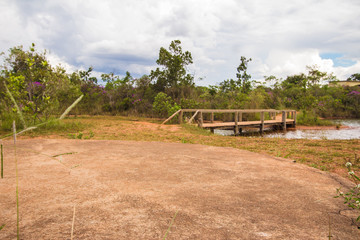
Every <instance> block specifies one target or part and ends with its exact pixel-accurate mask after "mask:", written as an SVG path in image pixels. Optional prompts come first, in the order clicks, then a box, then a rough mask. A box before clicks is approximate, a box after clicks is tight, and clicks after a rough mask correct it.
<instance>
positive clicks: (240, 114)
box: [239, 112, 242, 122]
mask: <svg viewBox="0 0 360 240" xmlns="http://www.w3.org/2000/svg"><path fill="white" fill-rule="evenodd" d="M239 122H242V112H239Z"/></svg>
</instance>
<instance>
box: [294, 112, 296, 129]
mask: <svg viewBox="0 0 360 240" xmlns="http://www.w3.org/2000/svg"><path fill="white" fill-rule="evenodd" d="M294 127H296V111H294Z"/></svg>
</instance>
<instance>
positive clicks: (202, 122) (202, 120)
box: [199, 112, 204, 127]
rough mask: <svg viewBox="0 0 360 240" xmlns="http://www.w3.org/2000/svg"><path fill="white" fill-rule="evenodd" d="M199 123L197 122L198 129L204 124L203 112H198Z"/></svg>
mask: <svg viewBox="0 0 360 240" xmlns="http://www.w3.org/2000/svg"><path fill="white" fill-rule="evenodd" d="M199 120H200V122H199V125H200V126H199V127H202V126H203V124H204V119H203V112H200V119H199Z"/></svg>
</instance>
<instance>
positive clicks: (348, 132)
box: [215, 119, 360, 140]
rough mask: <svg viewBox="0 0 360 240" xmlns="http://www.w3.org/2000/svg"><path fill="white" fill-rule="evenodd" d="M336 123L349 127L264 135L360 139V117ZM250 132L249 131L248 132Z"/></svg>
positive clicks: (272, 136)
mask: <svg viewBox="0 0 360 240" xmlns="http://www.w3.org/2000/svg"><path fill="white" fill-rule="evenodd" d="M333 122H334V123H335V124H341V125H342V126H348V127H349V128H343V129H338V130H336V129H333V130H300V129H297V130H288V131H286V132H283V131H277V132H274V131H270V132H265V134H264V135H263V137H267V138H288V139H304V138H305V139H329V140H335V139H340V140H347V139H360V119H346V120H333ZM215 134H220V135H224V136H229V135H233V134H234V132H233V131H230V130H215ZM247 134H249V133H247ZM253 135H254V136H259V133H253Z"/></svg>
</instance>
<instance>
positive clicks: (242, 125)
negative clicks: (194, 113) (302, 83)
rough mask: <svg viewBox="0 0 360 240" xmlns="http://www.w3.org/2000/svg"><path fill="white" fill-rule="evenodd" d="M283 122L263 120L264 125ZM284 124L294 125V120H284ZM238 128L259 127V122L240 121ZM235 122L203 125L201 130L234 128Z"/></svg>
mask: <svg viewBox="0 0 360 240" xmlns="http://www.w3.org/2000/svg"><path fill="white" fill-rule="evenodd" d="M281 124H283V122H282V121H281V120H265V121H264V125H265V126H266V125H281ZM286 124H294V119H286ZM237 125H238V127H239V128H241V127H251V126H260V125H261V121H242V122H238V124H237ZM235 126H236V125H235V122H218V123H203V124H202V127H203V128H222V127H235Z"/></svg>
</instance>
